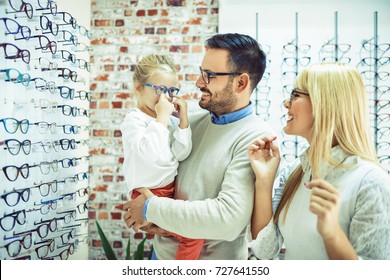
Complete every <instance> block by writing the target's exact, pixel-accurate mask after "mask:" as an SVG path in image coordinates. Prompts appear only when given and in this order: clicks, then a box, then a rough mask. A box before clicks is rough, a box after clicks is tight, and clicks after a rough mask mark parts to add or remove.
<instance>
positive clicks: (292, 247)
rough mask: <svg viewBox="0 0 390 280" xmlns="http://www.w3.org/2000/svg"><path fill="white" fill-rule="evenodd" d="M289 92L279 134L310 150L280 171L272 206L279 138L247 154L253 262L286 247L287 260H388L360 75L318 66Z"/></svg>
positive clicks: (383, 180) (382, 199)
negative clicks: (252, 190) (252, 182)
mask: <svg viewBox="0 0 390 280" xmlns="http://www.w3.org/2000/svg"><path fill="white" fill-rule="evenodd" d="M294 86H295V89H294V90H293V92H292V93H291V97H290V99H289V100H287V101H286V102H285V103H284V106H285V107H286V109H287V110H288V114H287V116H288V117H287V124H286V127H285V128H284V131H285V133H286V134H293V135H298V136H301V137H304V138H305V139H306V140H307V141H308V143H309V144H310V147H309V148H308V149H307V150H306V151H305V152H304V153H303V154H302V155H301V156H300V158H299V159H298V160H297V162H295V163H294V164H293V165H292V166H291V167H290V168H286V169H284V170H283V171H281V173H280V177H281V181H280V186H279V188H276V189H275V190H274V194H275V195H274V197H273V199H272V193H273V191H272V186H273V182H274V178H275V176H276V173H277V169H278V167H279V163H280V153H279V149H278V147H277V145H276V144H275V140H276V137H265V138H263V139H261V140H257V141H255V142H254V143H252V144H251V145H250V147H249V149H248V153H249V158H250V162H251V165H252V168H253V170H254V173H255V174H256V196H255V206H254V210H253V215H252V228H251V231H252V237H253V238H254V239H255V240H254V241H253V242H252V249H253V251H254V253H255V255H256V256H257V257H259V258H261V259H271V258H275V257H276V256H277V255H278V253H279V250H280V248H281V246H282V245H283V244H284V245H285V247H286V251H285V259H390V178H389V176H388V175H387V174H386V172H385V171H384V170H382V168H381V167H380V166H379V165H378V163H377V159H376V154H375V150H374V147H373V144H372V143H373V142H372V140H371V138H370V133H369V128H370V127H369V119H368V109H367V102H366V94H365V88H364V84H363V81H362V79H361V77H360V75H359V73H358V72H357V71H356V69H354V68H352V67H350V66H347V65H341V64H336V63H331V64H315V65H312V66H310V67H308V68H307V69H306V70H304V71H303V72H302V73H301V74H300V75H299V76H298V77H297V79H296V81H295V85H294ZM286 178H287V180H286ZM273 207H274V209H273Z"/></svg>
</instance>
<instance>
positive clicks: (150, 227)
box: [141, 223, 172, 236]
mask: <svg viewBox="0 0 390 280" xmlns="http://www.w3.org/2000/svg"><path fill="white" fill-rule="evenodd" d="M141 230H143V231H145V232H147V233H150V234H156V235H160V236H170V235H172V234H171V233H170V232H169V231H166V230H165V229H162V228H160V227H159V226H156V225H155V224H152V223H148V225H146V226H143V227H142V228H141Z"/></svg>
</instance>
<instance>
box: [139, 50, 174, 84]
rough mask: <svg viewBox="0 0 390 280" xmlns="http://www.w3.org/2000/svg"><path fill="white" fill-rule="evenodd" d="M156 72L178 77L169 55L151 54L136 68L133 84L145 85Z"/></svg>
mask: <svg viewBox="0 0 390 280" xmlns="http://www.w3.org/2000/svg"><path fill="white" fill-rule="evenodd" d="M156 71H164V72H167V73H172V75H175V76H176V67H175V64H174V63H173V60H172V58H171V57H170V56H168V55H159V54H150V55H147V56H145V57H144V58H142V59H141V60H140V62H139V63H138V64H137V65H136V66H135V70H134V74H133V82H134V84H135V83H136V82H138V83H140V84H142V85H144V84H145V83H147V82H148V80H149V79H150V77H151V76H152V75H153V74H154V73H155V72H156Z"/></svg>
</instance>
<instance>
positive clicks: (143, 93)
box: [135, 71, 177, 117]
mask: <svg viewBox="0 0 390 280" xmlns="http://www.w3.org/2000/svg"><path fill="white" fill-rule="evenodd" d="M155 86H165V87H166V88H167V89H169V88H172V87H177V78H176V75H173V74H172V73H167V72H164V71H156V72H155V73H154V74H153V75H152V76H151V77H150V79H149V80H148V81H147V83H146V84H144V85H142V84H139V83H137V84H136V85H135V89H136V92H137V94H138V98H139V99H138V101H139V102H138V103H139V104H138V107H139V109H140V110H141V111H143V112H144V113H146V114H148V115H149V116H152V117H156V112H155V110H154V106H156V104H157V102H158V99H159V94H160V92H161V91H160V90H158V89H157V90H156V89H155ZM165 97H166V98H167V99H168V100H169V101H170V102H172V97H170V96H169V94H168V92H166V93H165Z"/></svg>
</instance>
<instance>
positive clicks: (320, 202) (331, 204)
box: [306, 179, 340, 240]
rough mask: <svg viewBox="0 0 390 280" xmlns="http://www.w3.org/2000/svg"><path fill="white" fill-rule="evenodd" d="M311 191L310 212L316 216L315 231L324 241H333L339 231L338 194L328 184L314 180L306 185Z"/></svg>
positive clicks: (320, 180)
mask: <svg viewBox="0 0 390 280" xmlns="http://www.w3.org/2000/svg"><path fill="white" fill-rule="evenodd" d="M306 187H307V188H309V189H311V190H312V192H311V198H310V207H309V209H310V211H311V212H313V213H314V214H316V215H317V230H318V232H319V234H321V236H322V238H323V239H324V240H329V239H333V238H335V237H336V236H337V234H338V233H339V231H340V225H339V219H338V217H339V209H340V192H339V191H338V190H337V189H336V188H335V187H334V186H332V185H331V184H329V183H328V182H326V181H324V180H322V179H316V180H313V181H311V182H308V183H306Z"/></svg>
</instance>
